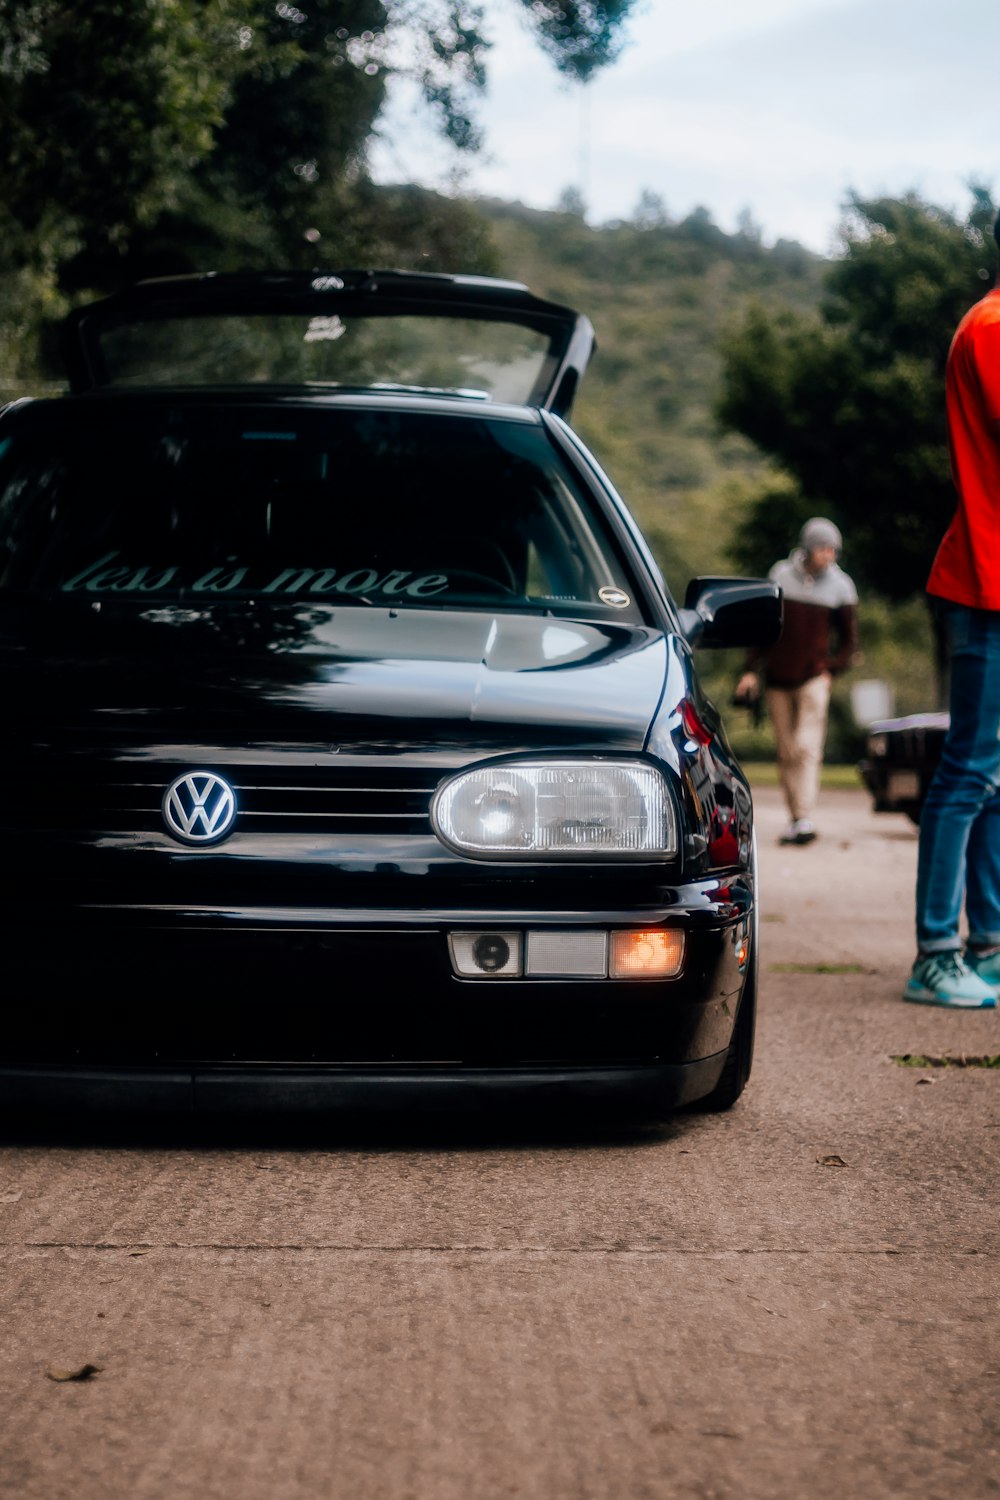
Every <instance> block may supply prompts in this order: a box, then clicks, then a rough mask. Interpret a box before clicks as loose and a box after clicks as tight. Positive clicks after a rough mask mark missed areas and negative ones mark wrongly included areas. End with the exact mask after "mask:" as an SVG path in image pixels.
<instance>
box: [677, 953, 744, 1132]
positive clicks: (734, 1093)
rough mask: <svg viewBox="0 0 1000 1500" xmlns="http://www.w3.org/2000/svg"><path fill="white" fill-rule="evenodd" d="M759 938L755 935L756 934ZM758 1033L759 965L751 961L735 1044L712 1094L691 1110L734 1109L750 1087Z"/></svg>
mask: <svg viewBox="0 0 1000 1500" xmlns="http://www.w3.org/2000/svg"><path fill="white" fill-rule="evenodd" d="M755 936H756V934H755ZM756 1029H757V964H756V962H755V961H754V960H753V959H751V961H750V968H749V969H748V970H747V977H746V979H745V981H744V983H743V993H742V995H741V996H740V1008H739V1010H738V1011H737V1013H736V1025H735V1026H734V1027H733V1037H732V1041H731V1042H730V1043H729V1051H728V1052H727V1053H726V1061H725V1062H724V1063H723V1065H722V1072H721V1073H720V1075H719V1081H718V1083H717V1084H716V1085H715V1088H714V1089H713V1090H712V1092H711V1093H710V1094H706V1095H705V1096H704V1098H702V1099H696V1100H695V1102H694V1104H693V1106H692V1108H694V1109H697V1110H713V1111H719V1110H723V1109H732V1107H733V1105H734V1104H735V1103H736V1101H737V1099H738V1098H739V1097H740V1095H741V1094H742V1092H743V1090H744V1089H745V1088H746V1086H747V1081H748V1080H749V1077H750V1068H751V1066H752V1064H753V1040H754V1032H755V1031H756Z"/></svg>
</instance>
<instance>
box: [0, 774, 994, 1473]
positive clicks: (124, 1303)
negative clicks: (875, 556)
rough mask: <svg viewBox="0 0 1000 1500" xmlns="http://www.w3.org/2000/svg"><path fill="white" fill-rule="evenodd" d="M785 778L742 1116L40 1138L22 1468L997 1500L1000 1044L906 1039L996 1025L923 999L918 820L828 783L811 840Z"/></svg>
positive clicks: (11, 1263) (20, 1161) (19, 1378)
mask: <svg viewBox="0 0 1000 1500" xmlns="http://www.w3.org/2000/svg"><path fill="white" fill-rule="evenodd" d="M757 802H758V816H759V823H760V829H761V840H762V845H761V852H762V871H763V881H764V891H765V902H766V906H767V922H766V926H765V928H764V938H765V943H766V949H765V951H764V971H765V979H764V986H763V991H764V993H763V1013H762V1017H761V1023H760V1031H759V1041H758V1059H757V1063H756V1066H755V1070H754V1076H753V1079H752V1082H751V1086H750V1089H749V1090H748V1092H747V1094H746V1095H745V1096H744V1099H743V1100H742V1101H741V1103H740V1105H738V1106H737V1108H736V1109H735V1110H734V1111H733V1112H732V1113H731V1114H729V1115H727V1116H722V1117H708V1118H701V1117H695V1116H690V1115H686V1116H682V1117H679V1118H677V1119H676V1120H674V1121H673V1122H672V1123H671V1124H669V1125H668V1126H666V1127H662V1128H652V1127H650V1128H636V1127H632V1128H628V1127H622V1126H619V1127H618V1128H617V1129H614V1128H613V1129H610V1130H606V1131H605V1132H604V1133H603V1135H602V1134H601V1133H600V1131H599V1130H597V1129H596V1128H595V1125H594V1122H586V1121H579V1120H577V1121H575V1122H567V1123H566V1124H565V1125H564V1126H562V1127H560V1126H557V1125H556V1124H551V1123H550V1124H549V1125H548V1126H547V1127H545V1128H544V1129H543V1128H536V1129H534V1130H533V1131H532V1132H525V1131H523V1130H522V1131H520V1132H518V1131H517V1129H516V1128H515V1127H513V1126H512V1125H509V1124H508V1125H504V1124H502V1123H492V1124H488V1125H484V1124H480V1125H478V1126H475V1125H474V1124H473V1123H472V1122H469V1121H467V1122H465V1123H464V1125H463V1126H462V1128H461V1129H459V1130H452V1131H450V1132H449V1133H448V1134H446V1135H445V1134H441V1133H438V1134H437V1135H436V1136H426V1137H425V1138H424V1139H422V1140H419V1141H417V1142H416V1143H413V1142H406V1141H404V1140H403V1139H399V1138H394V1137H393V1135H392V1134H391V1133H390V1134H387V1135H383V1136H373V1135H361V1136H358V1135H354V1134H352V1133H351V1130H350V1128H348V1127H343V1126H342V1127H341V1135H340V1136H339V1137H338V1136H337V1135H336V1134H335V1133H334V1132H333V1131H331V1130H330V1129H329V1128H327V1129H326V1131H325V1134H324V1135H323V1137H322V1138H321V1139H319V1140H316V1139H310V1138H308V1137H303V1136H301V1135H299V1136H288V1135H287V1134H286V1135H285V1136H280V1135H277V1136H276V1135H275V1134H274V1133H273V1132H272V1134H271V1135H270V1136H268V1135H267V1134H266V1133H265V1132H264V1131H261V1132H260V1133H259V1135H258V1136H256V1137H254V1138H247V1137H246V1136H245V1135H244V1136H243V1137H241V1138H238V1139H230V1138H227V1137H226V1136H224V1135H220V1134H219V1133H218V1131H217V1132H216V1133H215V1134H214V1135H213V1134H212V1133H211V1131H210V1130H203V1131H202V1132H201V1134H200V1135H198V1136H195V1137H190V1136H188V1137H183V1138H182V1137H180V1136H177V1135H176V1134H175V1135H173V1136H167V1137H163V1136H162V1135H161V1136H155V1135H154V1136H150V1137H148V1138H147V1139H145V1140H139V1141H136V1140H135V1139H132V1138H128V1137H122V1136H120V1135H119V1136H117V1137H116V1136H114V1135H108V1134H106V1133H105V1134H101V1133H95V1131H94V1130H93V1129H91V1131H90V1133H89V1136H88V1135H87V1134H86V1133H84V1134H83V1135H81V1136H78V1138H77V1139H75V1140H73V1139H68V1138H67V1136H66V1133H65V1131H62V1132H55V1133H50V1135H49V1137H48V1138H46V1137H45V1135H44V1133H40V1132H39V1131H37V1130H28V1131H25V1130H24V1129H23V1128H22V1130H21V1133H20V1136H16V1135H14V1134H12V1131H11V1130H10V1129H9V1128H8V1129H7V1131H6V1133H5V1135H4V1136H3V1138H2V1140H0V1247H2V1283H0V1284H2V1289H3V1298H4V1302H3V1325H2V1326H3V1336H2V1340H0V1383H2V1388H0V1413H2V1416H0V1421H2V1423H3V1435H2V1440H0V1492H2V1493H3V1495H4V1496H5V1497H11V1500H63V1497H66V1500H69V1497H73V1500H98V1497H100V1500H118V1497H126V1496H127V1497H128V1500H160V1497H167V1496H169V1497H171V1500H185V1497H188V1496H191V1497H197V1500H216V1497H219V1500H230V1497H232V1500H286V1497H287V1500H323V1497H336V1500H470V1497H474V1500H494V1497H497V1500H499V1497H507V1496H518V1497H522V1500H563V1497H565V1500H584V1497H595V1500H604V1497H607V1500H645V1497H650V1500H672V1497H684V1500H687V1497H692V1500H695V1497H697V1500H712V1497H719V1500H730V1497H732V1500H735V1497H740V1500H745V1497H748V1500H758V1497H759V1500H772V1497H789V1500H813V1497H816V1500H819V1497H826V1496H830V1497H837V1500H843V1497H845V1496H846V1497H854V1496H863V1497H865V1500H871V1497H876V1500H877V1497H882V1496H886V1497H889V1496H891V1497H910V1496H914V1497H916V1496H919V1497H921V1500H936V1497H941V1500H945V1497H947V1500H953V1497H954V1496H956V1495H958V1494H961V1495H962V1496H963V1497H973V1500H974V1497H980V1496H990V1495H994V1494H997V1493H998V1491H1000V1437H998V1417H997V1412H998V1405H1000V1345H998V1341H997V1332H998V1329H997V1324H998V1312H997V1306H998V1296H997V1294H998V1274H997V1266H998V1259H997V1248H998V1247H997V1208H996V1189H997V1183H998V1177H1000V1173H998V1161H997V1157H998V1146H1000V1072H996V1071H992V1072H991V1071H986V1070H984V1069H982V1068H977V1067H965V1068H958V1067H948V1068H943V1067H942V1068H933V1069H932V1068H920V1067H918V1068H913V1067H904V1066H901V1065H899V1064H897V1063H895V1062H893V1061H892V1057H893V1056H894V1055H903V1054H911V1055H913V1054H921V1055H939V1056H945V1055H953V1056H955V1055H960V1054H961V1055H965V1056H967V1057H968V1056H974V1055H986V1054H992V1053H997V1052H1000V1019H998V1018H997V1016H996V1014H993V1015H987V1014H973V1015H969V1014H965V1015H962V1014H959V1015H954V1014H950V1013H948V1012H941V1011H936V1010H931V1009H924V1008H922V1007H916V1006H908V1005H904V1004H902V1002H901V1001H900V1000H899V998H898V995H899V990H900V986H901V983H902V979H903V976H904V972H905V970H906V967H907V965H908V963H909V958H910V913H911V891H912V883H913V872H914V862H915V849H916V846H915V838H914V834H913V831H912V829H911V828H910V827H909V825H908V824H907V823H905V821H904V820H902V819H901V818H900V819H897V818H894V817H882V818H876V817H875V816H874V815H872V814H871V813H869V811H868V808H867V804H866V802H865V800H864V798H863V796H862V795H861V794H860V793H853V792H830V793H827V794H826V796H825V802H824V809H823V812H824V818H823V827H824V837H823V839H822V841H821V842H820V843H819V844H817V845H816V846H814V847H812V848H810V849H802V850H800V849H792V850H783V849H779V848H778V847H777V846H776V844H775V838H776V835H777V832H778V829H779V826H780V809H779V807H778V803H777V798H776V794H775V793H774V792H771V791H768V790H765V791H762V792H760V793H759V794H758V797H757ZM823 966H825V967H826V969H827V970H834V972H821V971H820V970H821V968H822V967H823ZM838 966H840V967H841V968H842V967H843V966H855V967H854V968H852V969H851V970H850V971H849V972H837V969H838ZM345 1130H346V1134H345ZM398 1134H399V1135H400V1136H402V1132H398ZM86 1362H90V1363H93V1364H96V1365H100V1366H101V1370H100V1372H99V1373H98V1374H96V1375H94V1376H93V1377H92V1378H91V1379H89V1380H87V1381H83V1382H78V1383H63V1384H57V1383H55V1382H53V1381H52V1380H50V1379H48V1378H47V1376H46V1371H47V1369H49V1368H51V1367H55V1368H64V1369H69V1368H76V1367H79V1366H80V1365H82V1364H84V1363H86Z"/></svg>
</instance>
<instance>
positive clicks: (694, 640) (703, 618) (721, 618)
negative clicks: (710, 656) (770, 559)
mask: <svg viewBox="0 0 1000 1500" xmlns="http://www.w3.org/2000/svg"><path fill="white" fill-rule="evenodd" d="M781 616H782V607H781V589H780V588H779V587H778V585H777V584H776V583H772V582H771V580H770V579H769V578H692V580H691V582H690V583H689V584H688V586H687V593H686V594H685V596H684V608H683V609H682V610H681V611H680V617H681V629H682V630H683V632H684V638H685V640H687V641H688V643H689V644H690V645H692V646H770V645H772V644H773V642H774V641H776V640H777V639H778V637H779V635H780V634H781Z"/></svg>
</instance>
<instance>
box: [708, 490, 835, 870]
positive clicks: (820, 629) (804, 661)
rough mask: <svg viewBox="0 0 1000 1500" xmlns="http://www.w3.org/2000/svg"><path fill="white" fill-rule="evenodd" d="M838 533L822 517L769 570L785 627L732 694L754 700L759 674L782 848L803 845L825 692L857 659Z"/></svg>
mask: <svg viewBox="0 0 1000 1500" xmlns="http://www.w3.org/2000/svg"><path fill="white" fill-rule="evenodd" d="M842 545H843V542H842V538H841V534H840V531H839V530H838V528H837V527H836V526H835V525H834V524H833V522H832V521H828V520H827V519H826V518H825V517H824V516H813V517H812V518H811V520H808V521H807V522H806V523H805V525H804V526H803V528H802V531H801V533H800V536H799V545H798V547H796V548H795V550H794V551H793V552H792V553H791V555H790V556H789V557H786V558H783V559H782V561H781V562H777V563H775V565H774V567H773V568H772V569H771V571H770V575H769V576H770V578H771V579H772V580H773V581H774V582H775V583H777V584H779V585H780V587H781V592H782V595H783V599H784V625H783V627H782V631H781V636H780V637H779V639H778V640H777V641H776V642H775V643H774V645H773V646H769V647H767V648H766V649H765V650H763V651H753V652H750V653H749V655H748V657H747V662H746V670H745V671H744V673H743V675H742V677H741V678H740V680H739V683H738V684H737V687H736V698H737V700H738V701H744V702H752V701H753V700H754V699H755V698H756V697H758V696H759V694H760V680H761V673H763V678H764V685H765V696H766V701H767V711H768V714H769V715H770V719H771V723H772V724H773V726H774V737H775V743H776V747H777V754H778V776H779V779H780V781H781V786H782V790H783V791H784V794H785V801H786V803H787V805H788V815H789V824H788V827H787V828H786V830H785V832H784V833H783V834H782V836H781V842H782V843H783V844H810V843H812V841H813V839H815V837H816V827H815V824H814V823H813V820H812V814H813V811H814V809H815V806H816V799H817V796H818V794H819V775H820V767H821V765H822V762H823V747H824V744H825V742H826V725H827V715H828V712H829V707H830V685H831V682H832V680H833V678H834V677H836V676H837V675H838V674H839V673H841V672H843V671H845V670H846V669H847V668H848V667H849V666H851V664H852V663H853V662H854V660H855V659H856V657H857V654H858V592H857V589H856V588H855V587H854V584H853V582H852V580H851V579H850V578H849V577H848V575H847V574H846V573H845V572H844V570H843V568H841V567H840V566H839V565H838V563H837V558H838V556H839V555H840V550H841V547H842Z"/></svg>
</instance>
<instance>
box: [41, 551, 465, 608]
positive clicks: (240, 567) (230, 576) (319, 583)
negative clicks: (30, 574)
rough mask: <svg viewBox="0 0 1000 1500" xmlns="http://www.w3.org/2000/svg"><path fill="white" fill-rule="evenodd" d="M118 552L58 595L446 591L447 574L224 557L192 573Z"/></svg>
mask: <svg viewBox="0 0 1000 1500" xmlns="http://www.w3.org/2000/svg"><path fill="white" fill-rule="evenodd" d="M120 557H121V553H120V552H105V553H104V555H103V556H102V557H99V558H97V560H96V561H95V562H92V563H90V564H89V565H88V566H87V567H86V568H82V569H81V570H80V572H79V573H74V575H73V577H72V578H67V579H66V581H65V583H63V584H62V585H61V586H60V587H61V591H62V592H63V593H64V594H77V593H85V594H154V593H160V592H161V591H162V590H164V589H170V590H171V591H172V592H173V591H176V592H178V593H192V594H231V593H234V592H236V591H237V590H239V592H240V593H241V594H273V595H284V594H300V593H305V594H313V595H321V596H322V595H326V594H343V595H347V596H350V595H371V594H381V595H383V596H384V597H386V598H397V597H406V598H410V599H430V598H433V597H434V595H435V594H441V593H443V592H444V591H445V590H446V589H448V588H450V587H451V580H450V579H449V577H448V574H447V573H415V572H414V571H413V569H412V568H388V569H383V568H349V569H347V570H346V571H341V570H338V569H337V568H282V569H281V571H280V572H278V573H271V572H269V571H265V570H264V569H262V568H253V567H250V566H248V565H246V564H241V563H240V562H239V559H238V558H236V557H230V558H228V559H227V561H226V563H225V564H224V565H223V566H221V567H212V568H208V569H207V570H206V571H205V572H203V573H199V574H194V573H193V571H192V570H187V576H185V572H186V570H185V569H183V568H181V567H179V566H176V565H172V566H169V567H162V566H160V565H154V564H150V563H144V564H142V565H141V566H138V567H137V566H135V565H134V564H133V563H129V562H124V561H116V559H117V558H120Z"/></svg>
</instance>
